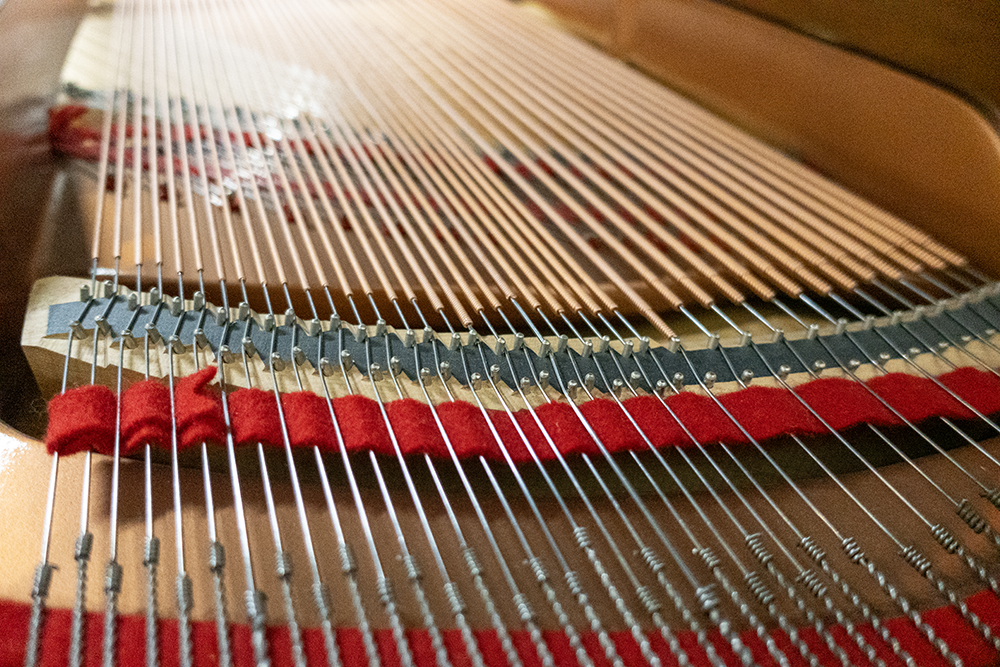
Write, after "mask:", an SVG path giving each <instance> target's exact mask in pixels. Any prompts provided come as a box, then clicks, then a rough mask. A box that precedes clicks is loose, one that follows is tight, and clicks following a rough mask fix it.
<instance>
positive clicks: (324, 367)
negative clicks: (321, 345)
mask: <svg viewBox="0 0 1000 667" xmlns="http://www.w3.org/2000/svg"><path fill="white" fill-rule="evenodd" d="M319 371H320V373H322V374H323V375H325V376H326V377H330V376H331V375H333V373H334V368H333V364H331V363H330V360H329V359H327V358H326V357H323V358H321V359H320V360H319Z"/></svg>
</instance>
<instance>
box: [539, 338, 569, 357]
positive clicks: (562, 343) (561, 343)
mask: <svg viewBox="0 0 1000 667" xmlns="http://www.w3.org/2000/svg"><path fill="white" fill-rule="evenodd" d="M545 342H546V343H548V342H549V341H547V340H546V341H545ZM567 347H569V336H567V335H566V334H559V338H558V339H556V352H558V353H560V354H562V353H563V352H565V351H566V348H567Z"/></svg>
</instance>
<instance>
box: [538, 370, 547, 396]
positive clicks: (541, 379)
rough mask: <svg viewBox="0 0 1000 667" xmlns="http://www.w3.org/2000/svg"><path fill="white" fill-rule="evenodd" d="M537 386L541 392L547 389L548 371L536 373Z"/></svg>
mask: <svg viewBox="0 0 1000 667" xmlns="http://www.w3.org/2000/svg"><path fill="white" fill-rule="evenodd" d="M538 386H539V388H541V389H542V391H545V389H547V388H548V386H549V372H548V371H539V372H538Z"/></svg>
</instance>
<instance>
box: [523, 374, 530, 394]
mask: <svg viewBox="0 0 1000 667" xmlns="http://www.w3.org/2000/svg"><path fill="white" fill-rule="evenodd" d="M529 389H531V380H529V379H528V378H526V377H524V378H521V391H528V390H529Z"/></svg>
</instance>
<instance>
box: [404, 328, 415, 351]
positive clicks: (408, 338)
mask: <svg viewBox="0 0 1000 667" xmlns="http://www.w3.org/2000/svg"><path fill="white" fill-rule="evenodd" d="M416 342H417V334H415V333H414V332H413V329H407V330H406V331H404V332H403V347H405V348H407V349H409V348H411V347H413V344H414V343H416Z"/></svg>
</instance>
